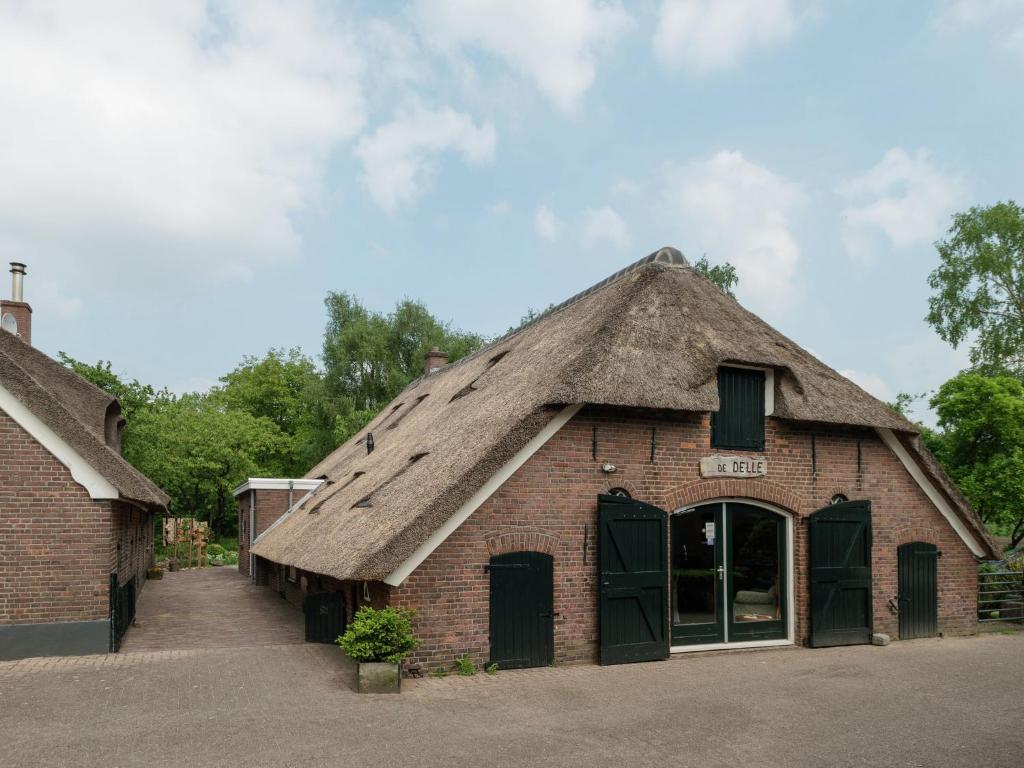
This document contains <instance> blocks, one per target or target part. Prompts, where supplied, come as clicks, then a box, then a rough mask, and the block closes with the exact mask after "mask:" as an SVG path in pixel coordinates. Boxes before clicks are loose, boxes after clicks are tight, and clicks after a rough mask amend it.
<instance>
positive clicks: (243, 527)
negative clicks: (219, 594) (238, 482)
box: [238, 489, 307, 576]
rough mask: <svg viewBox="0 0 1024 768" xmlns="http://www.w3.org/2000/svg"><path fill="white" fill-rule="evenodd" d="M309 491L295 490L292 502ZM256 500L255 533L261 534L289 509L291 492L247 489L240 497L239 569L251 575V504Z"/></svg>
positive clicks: (295, 501) (255, 534)
mask: <svg viewBox="0 0 1024 768" xmlns="http://www.w3.org/2000/svg"><path fill="white" fill-rule="evenodd" d="M306 493H307V491H301V490H298V489H296V490H294V491H292V493H291V497H290V498H291V500H292V503H298V502H299V501H301V500H302V498H303V497H304V496H305V495H306ZM253 499H255V501H256V515H255V525H254V526H253V528H254V529H255V533H254V534H253V536H254V537H255V536H259V535H260V534H261V533H263V532H264V531H265V530H267V528H269V527H270V526H271V525H273V523H274V521H275V520H277V519H278V518H279V517H280V516H281V515H283V514H284V513H285V512H287V511H288V508H289V504H288V501H289V492H288V491H287V490H283V491H276V490H275V491H268V490H259V491H252V490H250V491H246V492H245V493H243V494H241V495H240V496H239V497H238V570H239V572H240V573H243V574H245V575H246V576H248V575H249V505H250V504H251V503H252V500H253Z"/></svg>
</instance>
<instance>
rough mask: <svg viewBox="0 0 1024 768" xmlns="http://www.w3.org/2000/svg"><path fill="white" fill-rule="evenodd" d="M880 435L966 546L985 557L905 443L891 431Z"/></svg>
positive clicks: (885, 430)
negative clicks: (904, 445) (905, 446)
mask: <svg viewBox="0 0 1024 768" xmlns="http://www.w3.org/2000/svg"><path fill="white" fill-rule="evenodd" d="M878 435H879V436H880V437H881V438H882V442H883V443H885V444H886V445H887V446H888V447H889V450H891V451H892V452H893V453H895V454H896V457H897V458H898V459H899V460H900V461H901V462H902V464H903V466H904V467H906V470H907V472H909V473H910V476H911V477H912V478H914V481H915V482H916V483H917V484H918V485H919V486H920V487H921V490H922V491H924V494H925V496H927V497H928V498H929V499H930V500H931V502H932V504H934V505H935V507H936V508H937V509H938V510H939V512H941V513H942V516H943V517H944V518H946V520H947V521H949V524H950V525H951V526H953V530H954V531H956V532H957V535H958V536H959V537H960V538H961V539H963V541H964V544H966V545H967V548H968V549H970V550H971V552H973V553H974V554H975V555H976V556H977V557H984V556H985V548H984V547H983V546H981V543H980V542H979V541H978V540H977V539H976V538H975V537H974V534H972V533H971V531H970V530H969V529H968V528H967V526H966V525H964V521H963V520H961V519H960V518H959V516H957V514H956V512H954V511H953V508H952V507H951V506H950V505H949V502H948V501H946V497H945V496H943V495H942V494H941V493H940V492H939V490H938V489H937V488H936V487H935V486H934V485H933V484H932V481H931V480H929V479H928V476H927V475H926V474H925V473H924V472H923V471H922V470H921V467H920V466H919V465H918V463H917V462H916V461H914V458H913V457H912V456H911V455H910V453H909V452H908V451H907V449H906V448H904V447H903V443H901V442H900V441H899V438H897V437H896V435H895V434H893V431H892V430H891V429H884V428H881V427H880V428H879V429H878Z"/></svg>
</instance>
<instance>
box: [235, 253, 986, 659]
mask: <svg viewBox="0 0 1024 768" xmlns="http://www.w3.org/2000/svg"><path fill="white" fill-rule="evenodd" d="M258 482H259V481H256V480H250V482H249V483H248V484H247V485H246V486H243V488H242V489H240V490H239V496H240V497H241V499H242V503H241V505H240V516H241V520H242V526H243V527H244V526H246V525H247V526H248V527H247V528H245V531H246V534H245V535H246V536H247V537H248V538H247V539H246V544H247V545H248V544H249V543H250V542H251V547H249V548H248V549H247V552H248V553H249V554H250V555H251V564H252V570H251V575H252V577H253V578H255V579H257V580H258V581H260V582H263V583H266V584H268V585H269V586H271V587H272V588H273V589H276V590H277V591H279V592H280V593H281V594H282V595H283V596H284V597H286V598H288V599H290V600H292V601H294V602H295V603H296V604H302V605H304V606H305V607H306V610H307V617H308V618H309V614H311V612H313V611H323V612H324V614H325V615H326V614H327V606H328V605H331V604H340V606H341V607H342V608H343V610H342V611H341V612H340V614H339V617H340V618H339V623H342V622H343V620H344V617H345V616H350V615H351V613H352V611H354V610H355V609H357V608H358V607H359V606H360V605H364V604H373V605H383V604H391V605H396V606H403V607H408V608H413V609H415V610H416V611H417V618H416V629H417V632H418V634H419V635H420V637H421V638H422V639H423V643H422V645H421V647H420V648H419V649H418V650H417V652H416V655H415V659H414V661H417V662H419V663H421V664H423V665H424V666H426V667H432V666H436V665H441V664H444V665H448V664H450V663H451V662H452V660H453V659H454V657H455V656H457V655H460V654H463V653H468V654H469V655H470V656H471V657H472V658H473V660H474V661H476V662H477V663H478V664H485V663H489V662H494V663H497V664H498V665H499V666H503V667H514V666H531V665H533V666H536V665H542V664H547V663H550V662H552V661H559V662H571V661H595V660H597V661H601V662H602V663H616V662H623V661H642V660H647V659H656V658H663V657H665V656H667V655H668V654H669V653H670V652H676V651H680V652H681V651H686V650H696V649H709V648H740V647H752V646H763V645H781V644H803V645H812V646H824V645H840V644H852V643H866V642H870V640H871V635H872V634H873V633H886V634H889V635H891V636H893V637H895V638H900V637H903V638H906V637H921V636H930V635H936V634H939V633H956V634H968V633H972V632H974V631H975V629H976V616H977V560H978V558H982V557H991V556H993V555H995V550H994V545H993V542H992V540H991V538H990V537H989V535H988V534H987V532H986V531H985V529H984V527H983V526H982V524H981V523H980V521H979V519H978V517H977V516H976V515H975V514H974V512H973V511H972V510H971V509H970V508H969V506H968V504H967V503H966V501H965V500H964V498H963V496H962V495H961V494H960V493H959V492H958V491H957V489H956V488H955V486H954V485H953V484H952V483H951V482H950V480H949V479H948V477H946V475H945V474H944V473H943V472H942V470H941V469H940V468H939V466H938V465H937V463H936V462H935V460H934V458H933V457H932V456H931V455H930V454H929V453H928V451H927V449H926V448H925V447H924V446H923V445H922V444H921V442H920V440H919V438H918V435H917V432H916V428H915V426H914V425H913V424H911V423H910V422H908V421H907V420H905V419H904V418H902V417H901V416H900V415H899V414H897V413H895V412H894V411H892V410H891V409H889V408H888V407H887V406H886V405H885V404H884V403H881V402H879V401H878V400H876V399H874V398H873V397H871V396H870V395H868V394H867V393H866V392H864V391H863V390H861V389H860V388H859V387H857V386H856V385H855V384H853V383H852V382H850V381H849V380H847V379H845V378H844V377H842V376H840V375H839V374H838V373H836V372H835V371H833V370H832V369H830V368H828V367H827V366H825V365H824V364H822V363H821V362H819V361H818V360H816V359H815V358H814V357H813V356H812V355H810V354H809V353H808V352H806V351H805V350H803V349H801V348H800V347H799V346H797V345H796V344H795V343H794V342H792V341H790V340H789V339H787V338H785V337H784V336H782V335H781V334H779V333H778V332H777V331H775V330H774V329H772V328H771V327H769V326H768V325H767V324H765V323H764V322H763V321H761V320H760V319H759V318H757V317H756V316H754V315H753V314H751V313H750V312H747V311H746V310H744V309H743V308H742V307H741V306H740V305H739V304H738V303H736V302H735V301H734V300H733V299H732V298H730V297H729V296H727V295H726V294H724V293H723V292H722V291H721V290H720V289H718V288H717V287H716V286H714V285H713V284H712V283H710V282H708V281H707V280H705V279H704V278H703V277H701V276H700V275H698V274H697V273H696V272H694V271H693V270H692V269H691V268H690V267H689V265H688V264H687V262H686V260H685V259H684V258H683V257H682V255H681V254H680V253H679V252H678V251H675V250H674V249H670V248H666V249H662V250H661V251H658V252H657V253H655V254H652V255H651V256H648V257H647V258H645V259H642V260H640V261H639V262H637V263H635V264H633V265H631V266H630V267H627V268H626V269H624V270H622V271H621V272H618V273H616V274H615V275H612V276H611V277H609V278H608V279H606V280H604V281H602V282H601V283H599V284H597V285H596V286H594V287H592V288H590V289H588V290H586V291H584V292H583V293H581V294H578V295H577V296H574V297H572V298H571V299H569V300H567V301H566V302H564V303H562V304H560V305H558V306H557V307H554V308H552V309H551V310H549V311H547V312H546V313H544V314H543V315H541V316H540V317H539V318H538V319H536V320H534V321H533V322H531V323H529V324H527V325H526V326H524V327H522V328H520V329H517V330H516V331H513V332H511V333H510V334H508V335H506V336H505V337H503V338H501V339H499V340H497V341H495V342H494V343H492V344H490V345H489V346H487V347H486V348H484V349H482V350H480V351H479V352H477V353H475V354H473V355H471V356H469V357H467V358H465V359H463V360H460V361H458V362H456V363H453V364H451V365H444V361H443V360H438V353H437V352H436V351H432V352H431V353H428V355H427V360H426V370H425V373H424V375H423V377H421V378H420V379H418V380H417V381H415V382H413V383H412V384H410V385H409V387H407V388H406V390H405V391H403V392H402V393H401V394H400V395H399V396H398V397H397V398H396V399H395V401H394V402H393V403H391V404H390V405H389V406H388V407H387V408H385V409H384V410H383V411H382V412H381V413H380V414H379V415H378V416H377V417H376V418H375V419H374V420H373V421H372V422H371V423H370V424H369V425H368V426H367V427H366V428H364V429H363V430H362V431H361V432H359V433H358V434H357V435H355V436H354V437H353V438H352V439H351V440H350V441H349V442H347V443H346V444H345V445H343V446H341V447H340V448H338V449H337V450H336V451H335V452H334V453H332V454H331V455H330V456H328V457H327V458H326V459H324V461H322V462H321V463H320V464H319V465H318V466H316V467H314V468H313V469H312V470H311V471H310V472H309V473H308V475H307V477H306V478H305V479H303V480H302V481H287V480H283V481H280V480H278V481H263V482H265V483H266V484H267V485H266V487H265V488H263V489H260V488H258V487H257V486H258ZM289 482H291V483H292V487H291V491H290V493H291V495H290V496H287V495H285V491H284V490H283V488H284V487H285V486H284V485H282V484H285V485H287V484H288V483H289ZM300 482H301V483H303V485H302V486H301V490H302V492H301V494H297V493H296V491H297V490H298V489H299V488H300V486H299V485H298V483H300ZM246 569H247V572H250V571H249V565H247V566H246ZM312 624H313V625H315V624H316V621H312ZM310 625H311V624H310V623H309V622H308V623H307V627H309V626H310ZM338 628H339V627H338V626H334V627H332V628H331V629H332V630H337V629H338ZM321 634H326V635H327V637H326V638H325V639H329V637H330V635H331V634H333V632H327V633H321Z"/></svg>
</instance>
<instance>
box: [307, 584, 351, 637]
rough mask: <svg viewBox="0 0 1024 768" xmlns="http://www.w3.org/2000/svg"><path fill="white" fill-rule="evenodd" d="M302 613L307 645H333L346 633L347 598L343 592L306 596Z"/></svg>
mask: <svg viewBox="0 0 1024 768" xmlns="http://www.w3.org/2000/svg"><path fill="white" fill-rule="evenodd" d="M302 612H303V613H304V614H305V618H306V642H307V643H333V642H334V641H335V640H337V639H338V636H339V635H341V634H344V632H345V598H344V596H343V595H342V593H341V592H320V593H317V594H313V595H306V597H305V598H304V599H303V601H302Z"/></svg>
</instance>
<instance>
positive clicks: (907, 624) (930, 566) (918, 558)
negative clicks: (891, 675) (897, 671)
mask: <svg viewBox="0 0 1024 768" xmlns="http://www.w3.org/2000/svg"><path fill="white" fill-rule="evenodd" d="M897 559H898V560H899V606H900V639H901V640H910V639H913V638H915V637H935V636H936V635H937V634H939V596H938V586H937V583H938V580H937V573H938V559H939V550H938V548H937V547H936V546H935V545H934V544H926V543H924V542H923V541H914V542H911V543H910V544H903V545H902V546H900V547H899V549H898V550H897Z"/></svg>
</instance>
